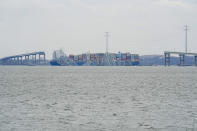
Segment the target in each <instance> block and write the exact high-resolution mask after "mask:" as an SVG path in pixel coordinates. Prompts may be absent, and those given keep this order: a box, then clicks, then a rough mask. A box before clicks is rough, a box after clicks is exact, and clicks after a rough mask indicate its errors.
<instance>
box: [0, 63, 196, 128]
mask: <svg viewBox="0 0 197 131" xmlns="http://www.w3.org/2000/svg"><path fill="white" fill-rule="evenodd" d="M195 129H197V68H195V67H22V66H18V67H17V66H9V67H5V66H0V131H10V130H11V131H29V130H30V131H31V130H32V131H67V130H70V131H72V130H73V131H76V130H77V131H82V130H84V131H86V130H87V131H95V130H98V131H111V130H113V131H127V130H128V131H132V130H136V131H138V130H148V131H149V130H151V131H152V130H154V131H156V130H162V131H163V130H165V131H169V130H172V131H176V130H177V131H186V130H187V131H189V130H191V131H192V130H195Z"/></svg>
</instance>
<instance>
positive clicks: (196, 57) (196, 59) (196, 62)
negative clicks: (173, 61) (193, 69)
mask: <svg viewBox="0 0 197 131" xmlns="http://www.w3.org/2000/svg"><path fill="white" fill-rule="evenodd" d="M194 58H195V66H197V56H194Z"/></svg>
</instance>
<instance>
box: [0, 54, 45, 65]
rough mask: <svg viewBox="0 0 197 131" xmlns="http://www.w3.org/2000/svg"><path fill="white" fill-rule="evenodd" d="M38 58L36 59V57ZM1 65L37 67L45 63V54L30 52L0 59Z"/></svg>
mask: <svg viewBox="0 0 197 131" xmlns="http://www.w3.org/2000/svg"><path fill="white" fill-rule="evenodd" d="M36 56H38V59H37V57H36ZM0 61H1V64H3V65H37V64H42V63H45V52H43V51H40V52H32V53H26V54H20V55H14V56H8V57H4V58H2V59H0Z"/></svg>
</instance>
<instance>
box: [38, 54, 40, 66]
mask: <svg viewBox="0 0 197 131" xmlns="http://www.w3.org/2000/svg"><path fill="white" fill-rule="evenodd" d="M38 55H39V64H40V54H38Z"/></svg>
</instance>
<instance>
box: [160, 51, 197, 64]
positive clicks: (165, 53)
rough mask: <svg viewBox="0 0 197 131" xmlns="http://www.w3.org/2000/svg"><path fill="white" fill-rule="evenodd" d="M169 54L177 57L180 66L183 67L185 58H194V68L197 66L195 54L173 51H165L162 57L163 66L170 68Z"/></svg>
mask: <svg viewBox="0 0 197 131" xmlns="http://www.w3.org/2000/svg"><path fill="white" fill-rule="evenodd" d="M171 54H175V55H179V60H180V63H179V65H180V66H184V62H185V56H186V55H187V56H194V62H195V63H194V64H195V66H197V53H186V52H175V51H165V52H164V56H165V66H170V55H171Z"/></svg>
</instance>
